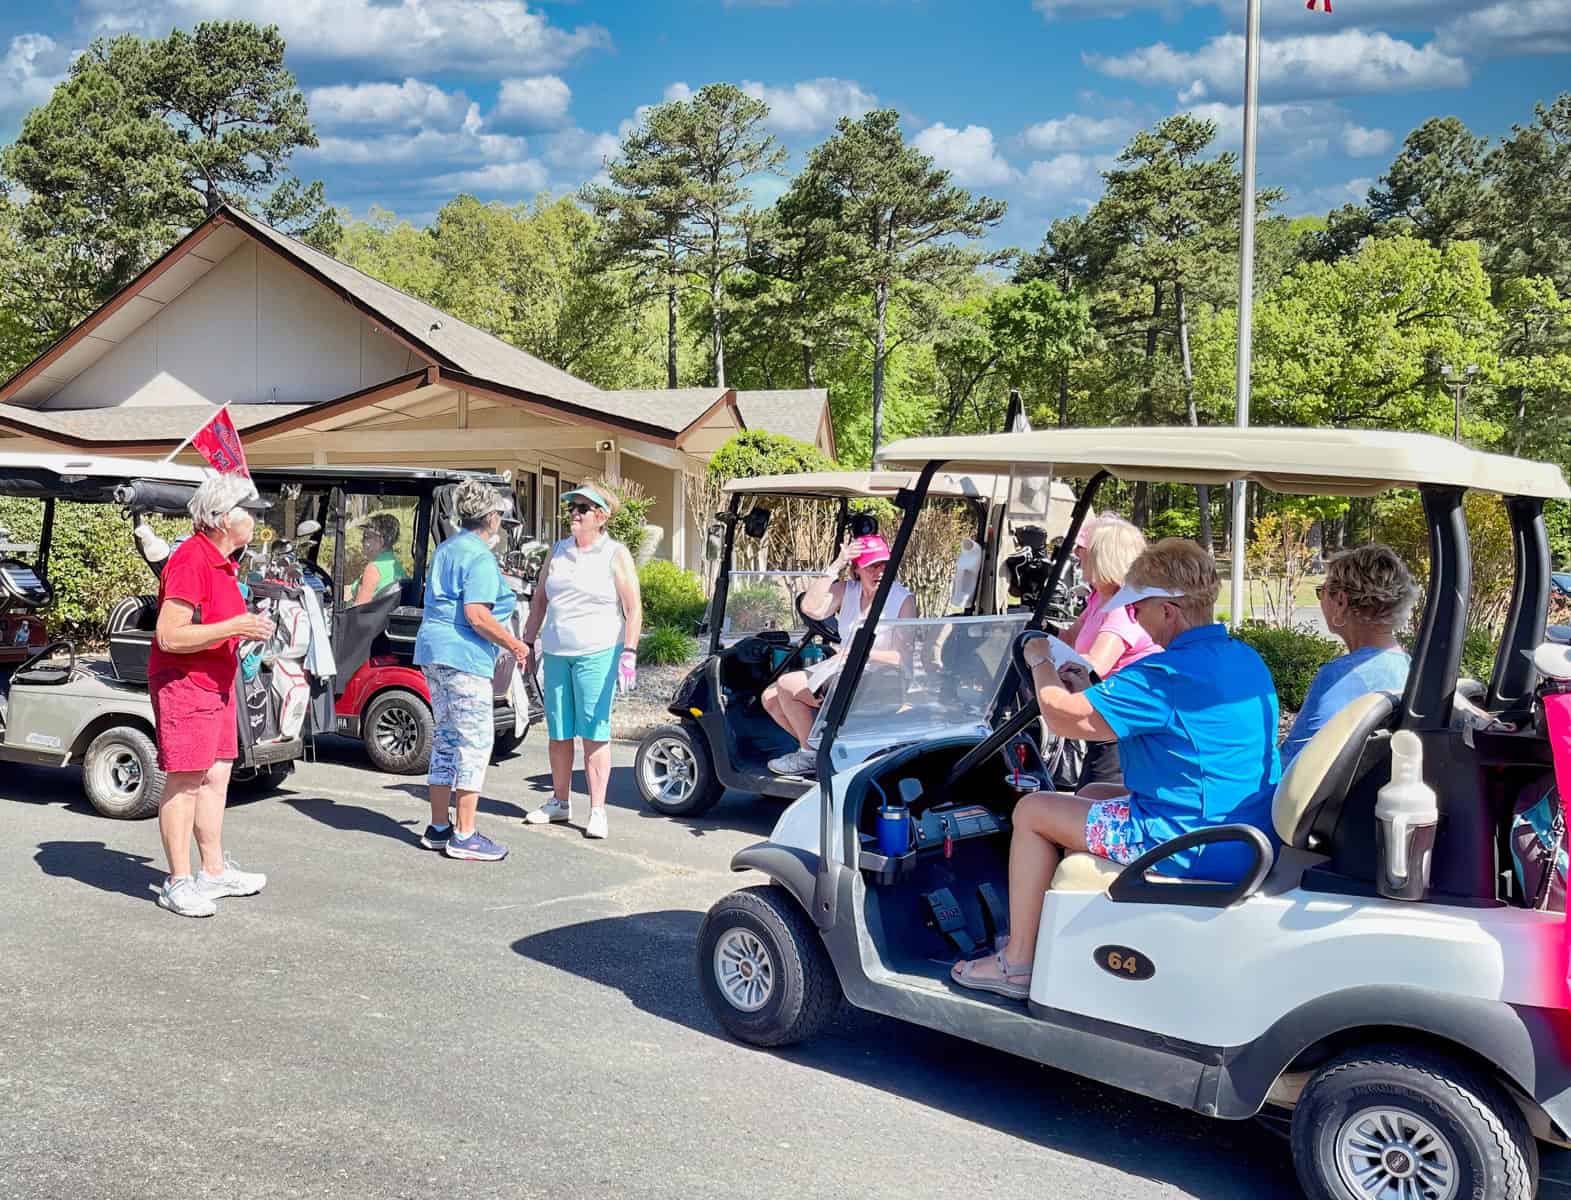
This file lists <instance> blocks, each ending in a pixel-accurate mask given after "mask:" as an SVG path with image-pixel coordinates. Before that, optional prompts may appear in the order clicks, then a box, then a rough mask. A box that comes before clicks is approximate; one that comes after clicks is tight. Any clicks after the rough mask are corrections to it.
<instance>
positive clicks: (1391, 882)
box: [1375, 729, 1440, 900]
mask: <svg viewBox="0 0 1571 1200" xmlns="http://www.w3.org/2000/svg"><path fill="white" fill-rule="evenodd" d="M1439 821H1440V808H1439V805H1438V803H1437V802H1436V800H1435V792H1434V789H1433V788H1431V787H1430V786H1429V785H1428V784H1426V783H1425V782H1424V747H1423V743H1422V742H1420V741H1419V740H1418V735H1417V734H1416V733H1413V732H1412V731H1411V730H1408V729H1403V730H1400V731H1399V732H1397V733H1395V734H1393V735H1392V737H1391V782H1390V783H1387V784H1386V785H1385V786H1384V787H1382V788H1381V789H1380V793H1379V795H1378V796H1377V797H1376V798H1375V850H1376V855H1375V861H1376V864H1377V865H1376V872H1377V878H1376V880H1375V888H1376V890H1377V891H1378V892H1379V893H1380V894H1381V895H1382V896H1384V897H1385V898H1386V899H1387V900H1422V899H1423V898H1424V896H1425V895H1426V894H1427V892H1428V891H1429V860H1430V857H1431V855H1432V854H1433V853H1434V849H1435V827H1436V826H1437V825H1438V824H1439Z"/></svg>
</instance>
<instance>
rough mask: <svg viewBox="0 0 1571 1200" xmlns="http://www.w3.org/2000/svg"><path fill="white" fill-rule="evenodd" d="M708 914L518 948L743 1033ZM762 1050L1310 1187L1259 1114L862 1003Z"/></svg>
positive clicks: (1173, 1170) (1264, 1184)
mask: <svg viewBox="0 0 1571 1200" xmlns="http://www.w3.org/2000/svg"><path fill="white" fill-rule="evenodd" d="M702 919H703V914H701V913H697V912H691V911H683V910H666V911H663V912H648V913H637V914H633V915H631V916H626V917H607V918H602V919H599V920H594V921H586V922H583V923H582V924H578V925H570V926H565V927H562V928H557V929H550V930H546V931H544V932H542V933H537V934H531V935H530V936H528V937H524V938H520V939H518V940H517V941H516V942H514V943H513V951H514V953H516V954H519V955H521V956H523V957H524V958H527V959H529V960H531V961H533V962H539V963H543V964H545V965H547V966H551V967H554V968H556V969H557V970H560V971H565V972H567V973H569V974H572V975H576V976H578V977H580V978H583V979H587V980H590V981H591V982H594V983H598V984H601V985H602V986H605V987H609V988H614V989H616V990H617V991H619V992H621V993H622V994H623V995H625V996H626V997H627V998H628V999H629V1000H631V1001H632V1002H633V1003H634V1004H635V1005H637V1006H638V1007H639V1008H640V1009H642V1010H643V1011H645V1012H647V1013H650V1014H651V1015H653V1016H656V1017H660V1018H662V1019H664V1020H667V1021H671V1022H673V1023H675V1024H678V1025H682V1026H684V1027H686V1028H689V1029H694V1030H697V1031H699V1032H702V1033H705V1034H709V1035H710V1036H712V1037H716V1038H722V1039H725V1040H728V1041H729V1038H727V1037H726V1035H725V1034H724V1033H723V1032H722V1031H721V1029H720V1027H719V1025H718V1024H717V1023H716V1022H715V1020H714V1018H713V1017H712V1016H711V1015H710V1013H709V1010H708V1009H707V1008H706V1007H705V1006H704V1003H703V1001H702V999H701V998H700V996H699V990H698V982H697V980H696V979H695V977H694V965H693V947H694V945H695V944H696V942H697V938H698V928H699V925H700V923H701V921H702ZM734 1044H736V1045H737V1046H738V1047H739V1049H740V1048H741V1044H740V1043H734ZM753 1053H757V1054H759V1055H765V1054H773V1055H778V1056H780V1057H781V1058H785V1059H788V1060H789V1061H791V1062H793V1063H795V1064H797V1065H799V1066H804V1067H809V1068H812V1069H813V1070H818V1071H824V1072H827V1073H829V1074H831V1075H835V1076H839V1077H841V1078H845V1079H851V1080H855V1081H857V1082H858V1083H861V1084H863V1085H865V1086H867V1087H870V1088H876V1089H878V1090H879V1091H882V1092H886V1093H888V1094H890V1095H891V1096H897V1097H899V1098H901V1099H902V1100H904V1101H907V1102H912V1101H914V1102H916V1103H918V1104H922V1105H926V1106H927V1107H929V1108H932V1109H936V1110H938V1111H940V1112H944V1113H947V1114H949V1115H951V1116H954V1117H957V1118H959V1119H960V1120H963V1121H973V1122H976V1123H978V1124H981V1125H985V1126H987V1127H989V1128H991V1129H994V1130H996V1131H998V1132H1000V1133H1004V1134H1008V1135H1009V1136H1011V1137H1016V1138H1020V1139H1022V1140H1024V1141H1028V1142H1031V1143H1033V1144H1035V1145H1037V1146H1041V1147H1043V1148H1045V1149H1049V1150H1054V1151H1057V1152H1059V1153H1062V1154H1069V1155H1073V1156H1075V1157H1077V1158H1082V1159H1086V1160H1089V1161H1094V1162H1098V1163H1103V1164H1106V1165H1108V1166H1111V1167H1114V1168H1116V1169H1118V1170H1121V1171H1125V1172H1128V1173H1129V1174H1131V1175H1135V1176H1139V1177H1141V1178H1148V1179H1160V1180H1162V1181H1164V1182H1166V1183H1168V1184H1171V1185H1172V1186H1174V1187H1176V1188H1179V1189H1182V1190H1183V1191H1184V1192H1185V1193H1186V1194H1189V1195H1194V1196H1204V1197H1206V1198H1207V1200H1246V1198H1247V1200H1274V1198H1277V1197H1282V1198H1286V1197H1296V1196H1298V1195H1299V1192H1298V1189H1297V1186H1296V1185H1295V1183H1294V1182H1293V1170H1292V1164H1291V1161H1290V1159H1289V1155H1288V1148H1287V1145H1286V1143H1285V1142H1282V1141H1280V1140H1279V1139H1277V1138H1275V1137H1273V1136H1271V1135H1270V1134H1268V1133H1266V1132H1265V1131H1264V1130H1263V1129H1260V1128H1259V1127H1257V1126H1255V1125H1254V1124H1252V1123H1247V1122H1245V1123H1234V1122H1222V1121H1211V1120H1207V1119H1205V1118H1203V1117H1199V1116H1196V1115H1194V1114H1191V1113H1187V1112H1184V1111H1182V1110H1179V1109H1175V1108H1169V1107H1167V1106H1165V1105H1161V1104H1157V1103H1156V1102H1154V1101H1149V1100H1144V1099H1142V1098H1140V1097H1138V1096H1134V1095H1130V1094H1128V1093H1125V1092H1120V1091H1117V1090H1115V1089H1112V1088H1108V1087H1104V1086H1103V1085H1101V1084H1097V1083H1093V1082H1090V1081H1088V1080H1083V1079H1080V1078H1078V1077H1076V1076H1072V1075H1068V1074H1066V1073H1064V1072H1061V1071H1055V1070H1053V1069H1051V1068H1048V1067H1041V1066H1038V1065H1037V1064H1035V1063H1032V1062H1028V1061H1027V1060H1025V1059H1021V1058H1016V1057H1014V1056H1012V1055H1008V1054H1003V1053H1001V1052H999V1051H995V1050H990V1049H988V1048H986V1047H982V1046H977V1045H973V1044H972V1043H970V1042H966V1041H962V1040H960V1039H958V1038H954V1037H950V1036H948V1035H946V1034H941V1033H936V1032H933V1031H931V1030H927V1029H923V1028H920V1027H918V1026H915V1025H908V1024H905V1023H903V1022H899V1021H894V1020H891V1019H887V1018H884V1017H880V1016H876V1015H873V1014H871V1013H864V1012H860V1011H858V1010H856V1009H852V1008H850V1007H849V1006H847V1007H845V1008H843V1009H842V1011H841V1015H840V1017H839V1018H837V1020H836V1022H835V1023H833V1024H832V1025H831V1026H830V1028H829V1029H828V1030H826V1031H825V1032H824V1033H822V1034H820V1035H819V1037H817V1038H815V1039H814V1040H813V1041H811V1042H807V1043H804V1044H802V1045H799V1046H792V1047H788V1048H785V1049H781V1050H769V1051H765V1050H758V1051H753ZM739 1082H740V1081H739ZM962 1157H963V1156H962ZM961 1161H962V1158H957V1163H958V1162H961Z"/></svg>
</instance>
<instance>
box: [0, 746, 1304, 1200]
mask: <svg viewBox="0 0 1571 1200" xmlns="http://www.w3.org/2000/svg"><path fill="white" fill-rule="evenodd" d="M330 758H331V759H332V761H327V762H322V763H317V764H312V765H310V766H308V767H306V768H303V769H302V770H301V771H299V772H298V773H297V774H296V776H295V777H294V779H293V781H292V782H291V786H290V787H289V788H288V789H287V790H286V791H285V792H283V793H282V794H281V795H279V796H276V797H272V798H267V799H261V800H255V801H250V802H246V803H241V804H237V805H235V806H233V807H232V808H231V810H230V812H229V815H228V825H227V841H228V844H229V847H230V849H231V851H232V852H233V853H234V854H235V855H236V856H237V857H238V858H240V860H241V861H242V862H243V863H244V864H245V865H247V866H248V867H256V868H262V869H265V870H267V871H268V872H269V874H270V876H271V883H270V886H269V888H268V891H267V893H266V894H265V895H263V896H260V897H256V898H253V899H244V900H241V899H236V900H229V901H225V902H223V903H222V911H221V912H220V914H219V916H218V917H216V918H214V919H212V920H207V921H190V920H180V919H177V918H175V917H172V916H170V915H168V914H166V913H164V912H162V911H161V910H159V909H157V908H156V907H155V906H154V905H153V902H152V892H151V888H152V886H153V885H154V883H155V882H156V881H157V879H158V878H159V877H160V870H159V866H158V860H159V848H158V838H157V829H156V827H155V825H154V824H153V823H150V822H143V823H135V824H127V823H119V822H113V821H106V820H102V819H100V818H98V817H96V816H94V815H93V814H92V813H91V812H90V810H88V809H86V807H85V806H84V805H83V804H81V803H80V802H78V801H77V800H76V798H75V797H76V791H75V789H76V785H77V780H76V779H75V777H74V776H73V775H70V774H67V773H61V772H55V773H43V772H35V771H26V770H18V769H14V768H9V767H8V768H6V770H5V773H4V778H3V779H0V798H3V807H0V811H3V813H4V817H5V820H4V822H3V824H0V892H3V895H4V898H5V899H4V910H3V911H4V914H5V916H4V922H3V927H0V1017H3V1019H0V1196H5V1197H26V1198H27V1200H44V1198H48V1197H72V1198H91V1200H120V1198H125V1200H161V1198H164V1197H168V1198H170V1200H175V1198H179V1200H188V1198H199V1197H229V1198H236V1200H250V1198H256V1200H263V1198H267V1200H277V1198H282V1197H308V1196H309V1197H344V1198H346V1200H347V1198H351V1197H352V1198H355V1200H366V1198H381V1197H428V1196H429V1197H443V1198H444V1200H445V1198H448V1197H453V1198H468V1197H520V1196H550V1197H553V1198H574V1197H604V1196H608V1195H610V1196H639V1197H642V1196H682V1197H726V1198H727V1200H730V1198H732V1197H735V1196H739V1195H740V1196H781V1197H792V1198H793V1200H798V1198H800V1197H805V1196H858V1197H885V1196H887V1197H900V1198H901V1200H910V1198H911V1197H925V1196H938V1195H943V1194H955V1195H959V1194H962V1191H961V1190H962V1188H963V1187H965V1186H966V1185H965V1182H964V1181H965V1178H966V1177H967V1176H970V1177H971V1178H972V1179H973V1180H974V1182H973V1184H972V1185H971V1186H972V1188H973V1194H976V1192H975V1189H980V1194H984V1195H989V1196H1015V1195H1018V1196H1028V1195H1029V1196H1047V1195H1050V1196H1054V1197H1060V1198H1064V1200H1069V1198H1075V1197H1096V1198H1098V1200H1107V1198H1114V1197H1140V1198H1145V1197H1170V1196H1196V1197H1206V1198H1207V1200H1229V1198H1238V1200H1243V1198H1245V1197H1248V1198H1249V1200H1268V1198H1271V1197H1287V1196H1294V1195H1296V1194H1297V1193H1296V1190H1295V1189H1294V1187H1293V1185H1292V1174H1291V1170H1290V1167H1289V1164H1288V1157H1287V1148H1286V1146H1285V1145H1284V1144H1283V1143H1281V1142H1279V1141H1277V1140H1276V1139H1275V1138H1274V1137H1272V1136H1271V1135H1270V1134H1268V1133H1266V1132H1264V1131H1262V1130H1260V1129H1259V1128H1258V1127H1256V1126H1254V1125H1250V1124H1242V1125H1238V1124H1223V1123H1218V1122H1210V1121H1205V1120H1202V1119H1201V1118H1199V1117H1193V1116H1190V1115H1188V1114H1186V1113H1183V1112H1180V1111H1177V1110H1175V1109H1171V1108H1166V1107H1163V1106H1160V1105H1157V1104H1153V1103H1148V1102H1146V1101H1143V1100H1140V1099H1137V1098H1133V1097H1130V1096H1127V1095H1124V1094H1122V1093H1119V1092H1115V1091H1112V1090H1109V1089H1106V1088H1102V1087H1100V1086H1097V1085H1093V1084H1088V1083H1085V1082H1083V1081H1080V1080H1077V1079H1075V1078H1072V1077H1070V1076H1068V1075H1064V1074H1061V1073H1058V1072H1055V1071H1051V1070H1047V1069H1044V1068H1039V1067H1036V1066H1033V1065H1031V1064H1028V1063H1024V1062H1022V1061H1020V1060H1016V1059H1012V1058H1009V1057H1007V1056H1005V1055H1002V1054H996V1053H993V1052H990V1051H986V1050H982V1049H979V1048H977V1047H974V1046H971V1045H969V1044H967V1043H964V1042H960V1041H957V1040H955V1039H952V1038H949V1037H945V1036H943V1035H940V1034H935V1033H929V1032H926V1031H924V1030H920V1029H916V1028H913V1027H909V1026H904V1025H900V1024H897V1023H894V1022H891V1021H887V1020H883V1019H881V1018H874V1017H870V1016H867V1015H865V1014H851V1015H849V1016H847V1017H845V1018H844V1019H843V1020H842V1021H841V1022H840V1023H839V1024H838V1025H837V1026H836V1027H834V1028H833V1029H832V1030H831V1031H830V1032H829V1033H828V1034H827V1035H826V1036H824V1037H821V1038H820V1039H819V1040H817V1041H816V1042H814V1043H812V1044H810V1045H806V1046H801V1047H796V1048H793V1049H790V1050H787V1051H783V1052H767V1053H766V1052H760V1051H756V1050H751V1049H748V1048H746V1047H744V1046H742V1045H739V1044H737V1043H735V1042H733V1041H731V1040H729V1039H728V1038H726V1037H725V1036H724V1035H722V1034H721V1032H720V1031H719V1029H718V1027H717V1026H716V1025H715V1023H714V1022H713V1021H712V1020H711V1018H710V1017H709V1015H708V1012H707V1011H706V1010H705V1009H704V1007H703V1004H702V1002H701V1000H700V999H699V996H698V990H697V986H696V984H695V982H694V975H693V967H692V947H693V940H694V935H695V933H696V930H697V928H698V923H699V921H700V919H701V916H702V913H703V912H704V910H705V909H706V908H707V907H708V905H709V904H710V903H712V902H713V901H714V900H715V899H716V898H717V897H719V896H721V895H722V894H724V893H725V892H727V891H729V890H730V889H732V888H733V887H736V886H738V885H739V883H742V882H747V881H748V880H746V879H744V877H739V876H734V875H732V874H731V873H730V872H729V871H728V870H727V862H728V860H729V858H730V855H731V853H732V852H733V851H734V850H735V849H736V848H737V847H739V846H742V845H744V844H747V843H748V842H750V841H752V840H756V839H757V838H758V837H760V836H762V835H763V834H764V833H765V832H767V830H768V828H769V826H770V825H771V824H772V822H773V817H774V812H775V810H774V808H773V806H772V805H770V804H767V803H759V802H749V801H746V800H739V799H732V800H728V801H727V802H726V803H725V804H722V805H721V806H720V807H719V808H717V809H716V810H714V812H713V813H712V814H711V816H712V819H708V820H705V821H702V822H698V823H693V824H681V823H677V822H673V821H667V820H663V819H660V818H656V817H652V816H647V815H645V814H644V813H643V812H642V811H641V810H640V809H639V808H638V807H637V801H636V798H635V796H634V794H633V789H632V780H631V778H630V774H631V773H630V770H629V766H628V764H629V763H630V760H631V754H630V751H629V749H628V748H626V747H618V748H617V751H616V763H617V767H616V771H615V775H614V779H613V789H614V790H613V803H614V809H613V812H612V825H611V833H612V839H611V840H610V841H609V842H607V843H603V844H600V843H592V842H586V841H585V840H583V839H582V838H581V837H580V836H579V834H578V832H577V831H576V830H573V829H568V828H563V827H557V828H552V829H547V830H538V829H532V830H529V831H527V832H526V831H525V830H524V829H523V827H522V826H521V825H520V824H519V822H518V818H519V817H520V816H521V815H522V813H523V811H524V810H525V808H526V807H527V806H530V805H532V803H533V802H534V801H535V799H536V798H537V797H538V796H539V795H540V794H541V788H542V784H543V783H544V781H545V776H544V762H543V758H544V755H543V753H542V747H540V746H539V745H536V744H532V743H531V744H527V745H526V746H525V748H524V750H523V751H522V752H521V754H520V755H518V756H515V757H514V758H512V759H510V760H509V761H508V762H507V763H505V764H503V766H502V767H501V768H500V769H499V770H497V771H496V772H495V773H494V775H493V777H492V780H491V791H490V794H489V798H488V799H486V800H485V802H484V804H483V818H482V820H483V827H484V828H485V829H486V830H487V831H488V832H490V833H491V834H492V835H493V836H495V837H497V838H499V839H500V840H503V841H505V842H508V843H509V844H510V845H511V846H512V849H513V853H512V856H511V857H510V858H509V859H508V860H507V861H506V862H505V863H501V864H497V865H481V864H466V863H454V862H450V861H448V860H445V859H442V858H440V857H438V856H436V855H433V854H430V853H427V852H424V851H421V850H420V849H419V848H418V846H417V845H416V843H415V838H416V836H417V834H418V832H419V830H420V828H421V826H422V825H423V824H424V822H425V808H424V804H423V802H422V800H421V798H420V797H421V794H422V793H421V789H420V788H419V787H418V786H414V785H412V784H411V783H410V782H409V781H406V780H400V779H393V778H390V777H386V776H378V775H376V774H375V773H373V772H371V771H370V770H368V769H365V768H362V767H361V766H359V765H358V759H357V758H356V757H355V755H354V753H353V751H352V750H350V749H348V748H347V747H345V748H343V749H341V750H338V751H336V752H334V753H331V754H330ZM754 881H756V880H754Z"/></svg>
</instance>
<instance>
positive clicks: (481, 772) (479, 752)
mask: <svg viewBox="0 0 1571 1200" xmlns="http://www.w3.org/2000/svg"><path fill="white" fill-rule="evenodd" d="M422 669H423V670H424V671H425V681H426V686H427V687H429V688H430V689H431V717H432V719H433V720H434V722H435V725H436V730H435V733H434V734H433V736H432V739H431V771H430V775H429V777H428V782H429V783H430V785H431V786H432V787H450V788H454V789H456V790H457V791H460V792H478V791H479V790H480V786H481V784H483V783H484V782H485V771H486V767H488V766H489V765H490V764H491V742H492V739H493V738H494V737H495V735H496V727H495V724H494V714H493V712H492V694H491V677H490V676H488V675H472V674H470V673H469V672H468V671H460V670H458V669H457V668H456V667H444V666H441V665H428V666H426V667H424V668H422Z"/></svg>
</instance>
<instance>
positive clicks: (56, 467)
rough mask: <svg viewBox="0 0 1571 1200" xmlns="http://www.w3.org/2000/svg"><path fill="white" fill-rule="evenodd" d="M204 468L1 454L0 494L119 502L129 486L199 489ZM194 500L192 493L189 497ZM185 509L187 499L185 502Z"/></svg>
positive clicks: (88, 457) (97, 458)
mask: <svg viewBox="0 0 1571 1200" xmlns="http://www.w3.org/2000/svg"><path fill="white" fill-rule="evenodd" d="M210 473H211V472H209V471H208V470H207V469H206V468H204V467H191V466H186V465H184V464H182V463H172V462H156V461H151V460H148V459H138V458H114V457H111V456H108V455H98V456H94V455H88V454H36V453H31V452H28V453H17V452H9V453H0V495H5V496H28V497H36V498H37V499H40V500H47V499H50V498H53V499H57V500H74V501H77V502H79V503H82V504H113V503H116V497H115V491H116V489H117V488H119V487H120V486H121V485H123V484H128V483H137V482H146V483H158V484H175V485H178V486H180V487H181V488H182V489H184V488H195V487H196V486H197V484H199V483H201V482H202V480H204V479H206V478H207V477H208V475H209V474H210ZM185 498H189V493H188V492H187V493H185ZM180 504H181V507H183V506H184V500H183V499H182V500H181V501H180Z"/></svg>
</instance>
